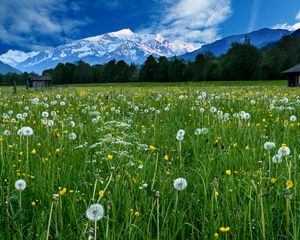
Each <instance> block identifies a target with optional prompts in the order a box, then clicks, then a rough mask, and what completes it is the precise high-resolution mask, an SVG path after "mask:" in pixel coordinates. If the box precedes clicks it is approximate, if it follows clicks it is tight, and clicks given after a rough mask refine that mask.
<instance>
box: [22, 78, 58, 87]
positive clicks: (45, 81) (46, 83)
mask: <svg viewBox="0 0 300 240" xmlns="http://www.w3.org/2000/svg"><path fill="white" fill-rule="evenodd" d="M51 81H52V79H51V77H49V76H38V75H30V76H29V78H28V81H27V87H28V88H46V87H47V88H50V82H51Z"/></svg>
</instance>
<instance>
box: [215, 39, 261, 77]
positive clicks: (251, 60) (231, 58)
mask: <svg viewBox="0 0 300 240" xmlns="http://www.w3.org/2000/svg"><path fill="white" fill-rule="evenodd" d="M221 59H222V60H221V62H222V78H223V79H224V80H257V79H259V78H260V70H261V62H262V55H261V52H260V51H259V50H258V49H257V48H256V47H255V46H253V45H251V44H249V43H248V42H246V43H242V44H241V43H233V44H232V46H231V48H230V49H229V51H228V52H227V53H226V54H225V55H224V56H223V57H222V58H221Z"/></svg>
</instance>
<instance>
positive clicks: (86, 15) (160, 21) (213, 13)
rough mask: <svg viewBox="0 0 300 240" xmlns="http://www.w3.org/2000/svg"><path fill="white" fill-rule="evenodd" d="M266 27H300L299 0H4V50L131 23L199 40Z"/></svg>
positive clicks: (0, 31)
mask: <svg viewBox="0 0 300 240" xmlns="http://www.w3.org/2000/svg"><path fill="white" fill-rule="evenodd" d="M263 27H273V28H274V27H275V28H286V29H290V30H294V29H297V28H300V1H299V0H108V1H107V0H94V1H93V0H77V1H75V0H1V1H0V54H1V53H3V52H6V51H7V50H8V49H17V50H23V51H33V50H35V51H38V50H43V49H47V48H49V47H55V46H58V45H61V44H65V43H68V42H70V41H72V40H76V39H81V38H84V37H90V36H95V35H100V34H102V33H105V32H112V31H117V30H120V29H124V28H130V29H131V30H132V31H135V32H150V33H156V32H159V33H161V34H162V35H164V36H165V37H169V38H171V39H179V40H183V41H186V42H193V43H195V44H198V45H200V44H204V43H210V42H212V41H214V40H216V39H218V38H220V37H225V36H228V35H232V34H238V33H245V32H248V31H253V30H256V29H259V28H263Z"/></svg>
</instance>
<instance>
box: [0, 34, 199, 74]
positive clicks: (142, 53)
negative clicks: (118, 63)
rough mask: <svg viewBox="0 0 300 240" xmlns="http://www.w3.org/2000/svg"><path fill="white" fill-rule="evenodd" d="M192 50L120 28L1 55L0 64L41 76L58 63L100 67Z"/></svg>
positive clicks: (159, 37)
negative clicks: (36, 48) (39, 48)
mask: <svg viewBox="0 0 300 240" xmlns="http://www.w3.org/2000/svg"><path fill="white" fill-rule="evenodd" d="M193 50H196V48H195V47H194V45H193V44H188V43H185V42H180V41H170V40H168V39H166V38H164V37H163V36H161V35H160V34H156V35H152V34H137V33H134V32H132V31H131V30H130V29H123V30H120V31H118V32H111V33H106V34H103V35H99V36H95V37H89V38H85V39H81V40H77V41H73V42H71V43H70V44H66V45H62V46H58V47H56V48H53V49H49V50H45V51H41V52H31V53H23V52H20V51H12V50H10V51H8V52H7V53H5V54H2V55H0V61H3V62H4V63H7V64H10V65H11V66H13V67H15V68H17V69H19V70H21V71H27V72H31V71H34V72H37V73H41V72H42V71H43V70H45V69H48V68H53V67H55V66H56V65H57V64H58V63H66V62H76V61H79V60H82V61H85V62H87V63H89V64H102V63H107V62H108V61H110V60H112V59H115V60H124V61H126V62H127V63H131V62H132V63H136V64H142V63H143V62H144V61H145V59H146V58H147V57H148V56H149V55H153V56H155V57H160V56H166V57H172V56H175V55H181V54H184V53H186V52H191V51H193Z"/></svg>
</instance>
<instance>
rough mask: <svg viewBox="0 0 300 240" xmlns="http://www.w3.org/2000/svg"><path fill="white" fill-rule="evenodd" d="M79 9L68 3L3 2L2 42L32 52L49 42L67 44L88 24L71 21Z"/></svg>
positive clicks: (47, 0) (37, 0)
mask: <svg viewBox="0 0 300 240" xmlns="http://www.w3.org/2000/svg"><path fill="white" fill-rule="evenodd" d="M79 9H80V7H79V6H78V4H76V3H74V2H73V3H72V2H70V1H68V0H60V1H57V0H42V1H41V0H26V1H20V0H1V4H0V33H1V38H0V42H2V43H5V44H9V45H13V44H14V45H18V46H21V47H25V48H29V49H32V50H37V49H39V50H40V49H42V48H43V47H44V48H46V47H48V46H46V45H47V44H48V41H47V40H46V41H44V40H45V39H47V38H48V39H55V40H56V41H57V40H58V41H59V42H61V43H65V42H66V40H69V39H70V38H71V37H72V36H75V35H76V33H78V27H80V26H82V25H85V24H86V23H87V22H88V21H89V20H88V19H87V18H86V19H81V20H78V19H75V18H70V17H68V14H67V13H68V12H69V11H73V12H76V11H78V10H79ZM75 15H76V14H75Z"/></svg>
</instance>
